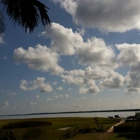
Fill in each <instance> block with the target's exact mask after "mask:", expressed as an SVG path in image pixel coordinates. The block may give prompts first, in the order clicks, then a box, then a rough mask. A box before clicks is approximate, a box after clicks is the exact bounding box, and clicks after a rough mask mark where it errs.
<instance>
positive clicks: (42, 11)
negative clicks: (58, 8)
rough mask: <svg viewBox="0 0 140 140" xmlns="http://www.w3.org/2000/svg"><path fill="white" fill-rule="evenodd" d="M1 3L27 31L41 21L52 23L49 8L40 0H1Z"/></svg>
mask: <svg viewBox="0 0 140 140" xmlns="http://www.w3.org/2000/svg"><path fill="white" fill-rule="evenodd" d="M1 3H2V4H3V5H4V8H5V9H6V14H7V15H8V16H9V17H10V19H11V20H12V21H13V22H14V23H17V24H18V25H20V26H22V27H23V28H24V29H25V32H27V31H29V32H32V31H33V30H34V28H35V27H37V26H38V24H39V22H41V23H42V25H44V26H45V25H48V24H49V25H50V22H51V21H50V18H49V16H48V14H47V12H48V9H49V8H48V7H46V6H45V5H44V4H43V3H41V2H40V1H38V0H1Z"/></svg>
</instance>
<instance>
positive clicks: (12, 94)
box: [7, 92, 17, 96]
mask: <svg viewBox="0 0 140 140" xmlns="http://www.w3.org/2000/svg"><path fill="white" fill-rule="evenodd" d="M16 94H17V93H16V92H9V93H8V94H7V95H8V96H15V95H16Z"/></svg>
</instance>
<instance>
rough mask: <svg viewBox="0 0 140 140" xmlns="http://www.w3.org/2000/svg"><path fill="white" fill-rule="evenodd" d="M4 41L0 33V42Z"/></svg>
mask: <svg viewBox="0 0 140 140" xmlns="http://www.w3.org/2000/svg"><path fill="white" fill-rule="evenodd" d="M2 43H4V41H3V36H1V35H0V44H2Z"/></svg>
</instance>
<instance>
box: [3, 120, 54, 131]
mask: <svg viewBox="0 0 140 140" xmlns="http://www.w3.org/2000/svg"><path fill="white" fill-rule="evenodd" d="M50 125H52V123H51V122H46V121H22V122H12V123H8V124H7V125H4V126H3V127H2V129H15V128H28V127H40V126H50Z"/></svg>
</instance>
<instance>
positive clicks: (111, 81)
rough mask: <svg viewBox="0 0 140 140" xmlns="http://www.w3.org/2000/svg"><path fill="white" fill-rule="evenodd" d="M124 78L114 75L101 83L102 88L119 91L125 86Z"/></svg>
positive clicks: (117, 74)
mask: <svg viewBox="0 0 140 140" xmlns="http://www.w3.org/2000/svg"><path fill="white" fill-rule="evenodd" d="M124 79H125V78H124V77H123V76H122V75H120V74H119V73H114V75H113V76H112V77H109V78H105V79H104V80H102V81H101V82H100V87H103V88H107V89H119V88H120V87H122V86H124Z"/></svg>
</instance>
